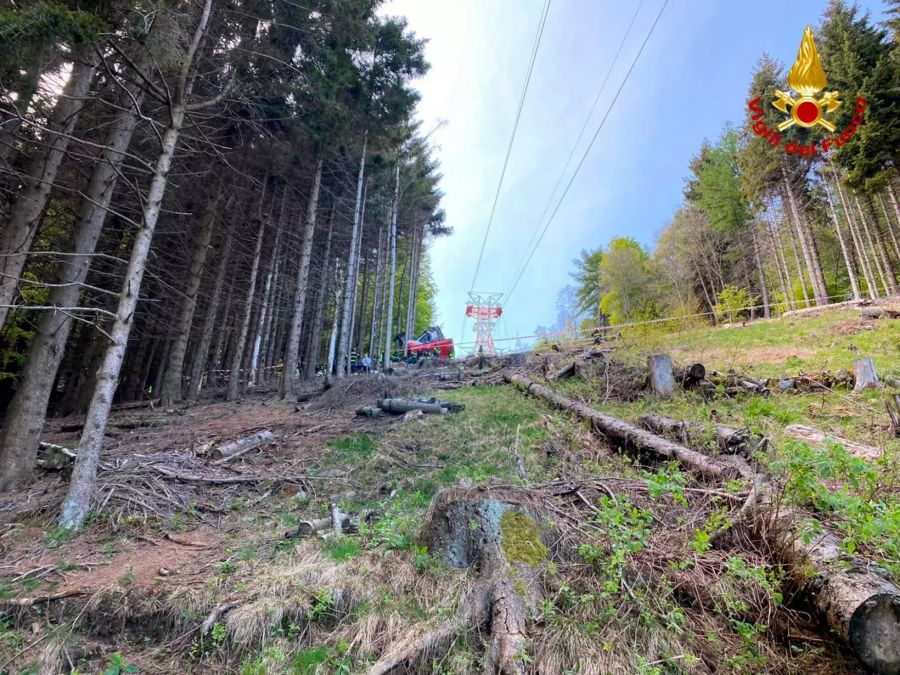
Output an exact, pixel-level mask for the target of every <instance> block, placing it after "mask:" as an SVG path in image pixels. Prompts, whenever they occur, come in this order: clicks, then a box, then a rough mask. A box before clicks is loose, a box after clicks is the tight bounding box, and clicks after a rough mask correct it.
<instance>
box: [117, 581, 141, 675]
mask: <svg viewBox="0 0 900 675" xmlns="http://www.w3.org/2000/svg"><path fill="white" fill-rule="evenodd" d="M135 579H137V572H135V571H134V566H133V565H129V566H128V569H127V570H126V571H125V574H123V575H122V578H121V579H119V581H120V582H121V583H122V585H123V586H131V585H132V584H133V583H134V580H135ZM129 672H131V671H129Z"/></svg>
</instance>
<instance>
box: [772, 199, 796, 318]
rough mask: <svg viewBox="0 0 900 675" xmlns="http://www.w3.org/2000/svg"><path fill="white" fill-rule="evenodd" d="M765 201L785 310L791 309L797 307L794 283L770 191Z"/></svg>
mask: <svg viewBox="0 0 900 675" xmlns="http://www.w3.org/2000/svg"><path fill="white" fill-rule="evenodd" d="M765 202H766V208H765V213H766V218H767V219H768V221H769V227H767V228H766V229H767V230H768V232H769V240H770V242H771V244H772V251H773V252H774V253H775V268H776V269H777V270H778V281H779V283H781V293H782V295H783V297H784V306H785V310H787V311H790V310H792V309H796V308H797V303H796V301H795V298H794V283H793V281H791V270H790V268H789V267H788V263H787V257H786V256H785V254H784V242H783V241H782V232H781V228H780V227H778V224H777V221H776V217H775V216H776V213H775V206H774V204H773V203H772V198H771V196H770V195H769V194H768V193H766V195H765ZM776 234H777V236H776Z"/></svg>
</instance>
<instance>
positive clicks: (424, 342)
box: [397, 326, 453, 359]
mask: <svg viewBox="0 0 900 675" xmlns="http://www.w3.org/2000/svg"><path fill="white" fill-rule="evenodd" d="M404 341H406V336H405V335H403V334H402V333H401V334H400V335H398V336H397V347H398V348H399V349H400V350H402V349H403V347H404ZM405 346H406V349H407V352H409V355H410V356H412V357H414V358H415V359H418V358H421V357H425V356H439V357H440V358H442V359H450V358H453V338H445V337H444V332H443V331H442V330H441V328H440V326H432V327H431V328H429V329H428V330H426V331H425V332H424V333H422V334H421V335H420V336H419V337H418V339H416V340H408V341H406V344H405ZM401 357H402V353H401Z"/></svg>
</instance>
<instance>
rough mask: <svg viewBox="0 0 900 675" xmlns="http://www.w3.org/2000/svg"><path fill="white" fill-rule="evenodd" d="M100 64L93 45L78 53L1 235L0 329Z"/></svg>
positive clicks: (14, 296)
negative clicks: (41, 149)
mask: <svg viewBox="0 0 900 675" xmlns="http://www.w3.org/2000/svg"><path fill="white" fill-rule="evenodd" d="M97 62H98V57H97V55H96V53H95V52H94V50H93V47H92V46H87V47H86V48H84V49H79V50H77V51H76V54H75V64H74V66H73V68H72V75H71V77H70V78H69V81H68V82H67V83H66V86H65V88H64V89H63V91H62V94H61V95H60V97H59V100H58V101H57V103H56V107H55V108H54V110H53V115H52V117H51V119H50V123H49V130H48V132H47V138H46V139H45V143H46V147H45V149H44V150H43V151H42V152H39V153H38V154H37V155H36V156H35V157H34V159H33V160H32V161H31V164H30V166H29V168H28V177H27V179H26V181H25V185H24V187H23V188H22V190H21V192H20V193H19V196H18V197H17V198H16V201H15V204H14V205H13V207H12V213H11V214H10V217H9V222H8V223H6V226H5V227H4V228H3V234H2V236H0V253H2V254H3V255H2V256H0V328H2V327H3V325H4V324H5V323H6V315H7V314H8V313H9V310H10V306H11V305H12V304H13V303H14V301H15V299H16V290H17V289H18V285H19V277H20V275H21V274H22V269H23V268H24V267H25V260H26V259H27V257H28V252H29V251H30V250H31V242H32V241H33V240H34V235H35V233H36V232H37V228H38V225H39V223H40V219H41V214H42V213H43V211H44V207H45V206H46V205H47V201H48V200H49V198H50V191H51V189H52V188H53V182H54V181H55V180H56V174H57V172H58V171H59V167H60V164H62V161H63V158H64V157H65V154H66V148H67V147H68V146H69V139H70V137H71V134H72V132H73V131H74V129H75V124H76V123H77V122H78V117H79V115H80V114H81V111H82V109H83V108H84V102H85V100H86V98H87V93H88V89H89V88H90V86H91V82H92V81H93V79H94V69H95V68H96V66H97Z"/></svg>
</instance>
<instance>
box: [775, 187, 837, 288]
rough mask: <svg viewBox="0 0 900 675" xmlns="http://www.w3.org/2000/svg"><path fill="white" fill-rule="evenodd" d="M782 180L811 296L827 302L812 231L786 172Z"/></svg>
mask: <svg viewBox="0 0 900 675" xmlns="http://www.w3.org/2000/svg"><path fill="white" fill-rule="evenodd" d="M782 179H783V182H784V191H785V195H786V196H787V201H788V206H789V208H790V211H791V213H792V214H793V221H794V226H795V228H796V230H797V238H798V239H799V241H800V250H801V252H802V253H803V258H804V260H805V262H806V269H807V270H808V271H809V279H810V282H811V283H812V287H813V297H814V299H815V301H816V304H817V305H827V304H828V297H827V296H828V292H827V291H826V290H825V281H824V276H823V274H822V263H821V262H820V261H819V258H818V256H816V255H815V253H814V249H813V245H812V242H811V241H810V239H811V237H812V233H811V232H809V229H808V225H807V223H806V219H805V218H804V216H803V214H802V213H801V212H800V208H799V206H798V204H797V200H796V197H795V196H794V188H793V186H792V185H791V182H790V180H789V179H788V176H787V173H786V172H784V171H783V172H782Z"/></svg>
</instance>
